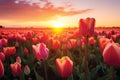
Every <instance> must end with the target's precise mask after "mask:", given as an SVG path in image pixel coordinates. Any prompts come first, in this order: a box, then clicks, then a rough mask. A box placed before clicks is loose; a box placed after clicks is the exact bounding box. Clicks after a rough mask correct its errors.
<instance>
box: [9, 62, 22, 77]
mask: <svg viewBox="0 0 120 80" xmlns="http://www.w3.org/2000/svg"><path fill="white" fill-rule="evenodd" d="M10 68H11V72H12V74H13V76H14V77H17V76H20V74H21V73H22V69H21V64H20V63H19V62H15V63H14V64H10Z"/></svg>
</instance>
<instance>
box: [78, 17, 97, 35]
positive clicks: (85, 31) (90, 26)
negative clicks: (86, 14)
mask: <svg viewBox="0 0 120 80" xmlns="http://www.w3.org/2000/svg"><path fill="white" fill-rule="evenodd" d="M94 26H95V19H94V18H86V19H85V20H84V19H80V21H79V30H80V34H81V35H83V36H87V35H92V34H93V33H94Z"/></svg>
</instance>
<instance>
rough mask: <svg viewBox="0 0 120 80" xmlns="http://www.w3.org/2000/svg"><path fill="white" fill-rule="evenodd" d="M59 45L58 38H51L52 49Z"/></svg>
mask: <svg viewBox="0 0 120 80" xmlns="http://www.w3.org/2000/svg"><path fill="white" fill-rule="evenodd" d="M59 47H60V41H59V40H53V41H52V48H53V49H54V50H56V49H58V48H59Z"/></svg>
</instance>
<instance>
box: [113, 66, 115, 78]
mask: <svg viewBox="0 0 120 80" xmlns="http://www.w3.org/2000/svg"><path fill="white" fill-rule="evenodd" d="M114 73H115V71H114V66H112V80H114Z"/></svg>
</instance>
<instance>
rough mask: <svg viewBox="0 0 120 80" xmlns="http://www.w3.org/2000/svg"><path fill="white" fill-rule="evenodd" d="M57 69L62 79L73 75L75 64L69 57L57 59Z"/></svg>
mask: <svg viewBox="0 0 120 80" xmlns="http://www.w3.org/2000/svg"><path fill="white" fill-rule="evenodd" d="M56 67H57V70H58V73H59V74H60V76H61V77H63V78H65V77H68V76H70V75H71V74H72V70H73V62H72V60H71V59H70V58H69V57H68V56H64V57H62V58H61V59H59V58H57V59H56Z"/></svg>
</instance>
